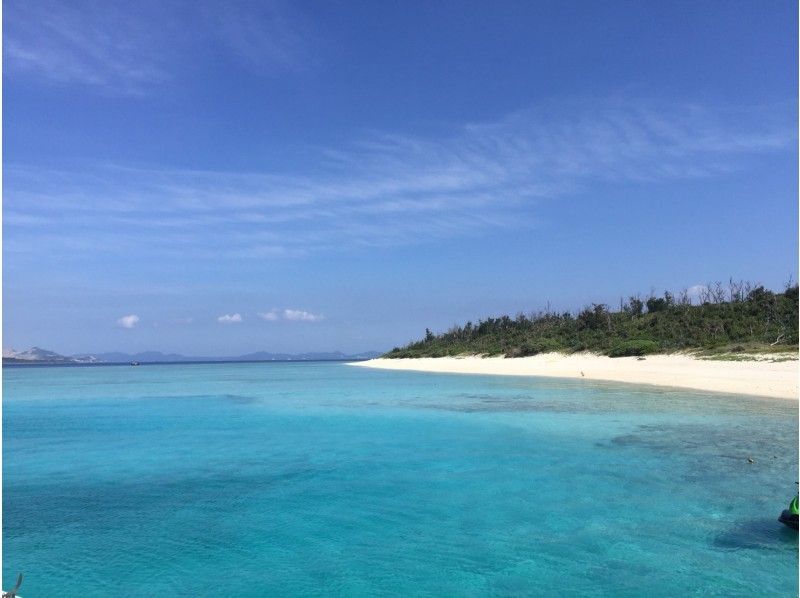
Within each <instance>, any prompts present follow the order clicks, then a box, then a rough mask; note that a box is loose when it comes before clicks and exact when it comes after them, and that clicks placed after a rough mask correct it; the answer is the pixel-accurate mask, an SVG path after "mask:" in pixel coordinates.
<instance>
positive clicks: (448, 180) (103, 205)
mask: <svg viewBox="0 0 800 598" xmlns="http://www.w3.org/2000/svg"><path fill="white" fill-rule="evenodd" d="M782 116H783V112H781V111H775V110H767V109H733V108H731V109H728V110H724V111H711V110H708V109H704V108H702V107H699V106H694V105H665V104H660V103H657V102H645V101H621V100H608V101H605V102H602V101H598V100H595V101H592V102H572V103H571V104H565V103H561V104H559V105H558V106H556V105H555V104H553V105H542V106H539V107H537V108H535V109H531V110H527V111H524V112H518V113H515V114H512V115H509V116H508V117H506V118H504V119H501V120H499V121H497V122H491V123H482V124H470V125H465V126H462V127H460V128H457V129H455V130H453V131H452V132H451V134H449V135H446V136H441V137H438V138H433V137H409V136H398V135H388V134H375V135H371V136H368V137H362V138H361V139H360V140H357V141H355V142H353V143H351V144H349V145H346V146H344V147H341V148H336V149H330V150H328V151H325V152H321V153H319V154H317V157H316V160H309V166H308V170H307V172H306V174H305V175H292V176H289V175H284V174H280V173H269V174H264V173H232V172H209V171H189V170H148V169H141V168H128V167H122V166H119V165H105V166H97V167H94V168H82V169H81V168H75V169H73V170H70V171H63V172H53V171H42V170H40V169H37V168H30V167H23V166H14V165H13V164H11V165H6V169H5V175H6V177H5V178H6V180H5V205H4V210H5V212H4V217H5V219H6V224H7V230H8V235H7V237H6V250H7V251H10V252H18V251H27V250H30V247H31V244H30V243H29V242H28V241H29V239H30V238H31V236H30V235H31V234H34V233H35V234H36V235H37V240H38V242H39V243H38V244H39V246H44V247H48V248H50V249H51V250H54V251H55V250H57V249H58V250H64V249H67V250H69V251H72V252H79V253H80V252H86V251H97V250H98V249H103V250H105V251H109V252H115V251H117V252H119V251H125V252H127V251H131V250H138V251H142V248H143V247H144V246H147V247H149V248H150V250H152V251H157V252H159V255H161V256H164V257H165V258H166V257H169V256H171V255H172V256H181V255H185V254H186V252H187V251H191V252H192V254H193V255H195V256H197V257H198V258H205V259H214V260H216V259H228V258H236V259H267V258H285V257H293V256H300V255H305V254H308V253H315V252H323V251H341V250H342V249H358V248H363V247H381V246H396V245H407V244H415V243H424V242H428V241H431V240H440V239H446V238H452V237H461V236H480V235H486V234H492V231H498V230H510V229H515V228H516V229H519V228H522V227H532V226H536V224H537V210H536V207H537V206H538V205H539V204H540V203H541V202H542V201H544V200H550V199H553V198H558V197H569V196H570V195H576V194H580V193H582V192H584V191H586V190H588V189H591V188H592V187H593V186H595V185H597V184H615V185H628V184H631V183H641V182H648V183H650V184H655V185H659V184H664V183H667V182H674V181H682V180H689V179H697V178H701V177H722V176H726V175H727V174H729V173H730V172H732V171H735V170H737V169H740V168H744V167H746V165H747V162H748V160H751V159H752V158H753V157H755V156H761V155H772V154H775V153H776V152H782V151H789V150H790V148H791V147H792V143H793V140H794V138H795V134H794V130H793V129H792V127H791V126H790V123H787V122H786V121H785V120H782ZM210 229H213V230H215V233H216V234H214V235H208V234H207V232H208V230H210ZM17 232H18V233H19V236H15V233H17Z"/></svg>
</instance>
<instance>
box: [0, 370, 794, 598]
mask: <svg viewBox="0 0 800 598" xmlns="http://www.w3.org/2000/svg"><path fill="white" fill-rule="evenodd" d="M3 390H4V393H3V577H4V586H5V587H6V588H7V587H8V586H9V585H11V584H10V582H13V579H14V578H15V577H16V574H17V572H19V571H22V572H24V573H25V575H26V578H25V581H24V584H23V586H22V590H21V593H22V595H23V596H24V597H25V598H36V597H41V596H46V597H49V596H59V597H65V596H81V597H86V596H103V597H108V596H134V595H147V596H150V595H159V596H237V597H238V596H315V595H329V596H532V595H541V596H796V595H797V593H798V582H797V579H798V565H797V560H798V538H797V534H796V532H792V531H790V530H789V529H787V528H785V527H784V526H782V525H781V524H779V523H778V522H777V521H776V518H777V516H778V514H779V513H780V511H781V510H782V509H783V508H785V507H786V504H787V503H788V501H789V499H790V498H791V496H792V495H793V494H794V492H795V491H796V486H795V481H796V479H797V470H798V454H797V442H798V406H797V403H796V402H794V401H783V400H767V399H759V398H746V397H731V396H724V395H715V394H704V393H693V392H687V391H677V390H666V389H654V388H646V387H634V386H625V385H615V384H602V383H590V382H585V381H582V380H577V381H574V380H536V379H530V378H513V377H488V376H460V375H438V374H422V373H406V372H386V371H377V370H367V369H362V368H354V367H350V366H347V365H345V364H341V363H248V364H189V365H153V366H148V365H145V366H141V367H130V366H114V367H32V368H25V367H6V368H4V370H3ZM748 458H752V460H753V463H749V462H748Z"/></svg>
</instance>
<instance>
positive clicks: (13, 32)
mask: <svg viewBox="0 0 800 598" xmlns="http://www.w3.org/2000/svg"><path fill="white" fill-rule="evenodd" d="M186 8H189V7H188V6H182V3H180V2H167V3H157V2H150V3H148V2H139V3H135V4H132V3H125V2H102V3H97V2H91V1H87V0H72V1H71V2H58V1H52V0H9V1H8V2H5V3H4V4H3V9H4V10H3V12H4V14H3V16H4V17H5V19H4V20H5V22H6V23H7V24H8V27H7V30H6V31H4V40H3V51H4V65H3V66H4V68H5V69H6V70H7V72H8V73H11V74H12V75H18V74H25V75H26V76H34V77H39V78H42V79H45V80H48V81H51V82H56V83H74V84H80V85H86V86H91V87H95V88H98V89H103V90H109V91H112V92H115V93H122V94H136V95H139V94H142V93H145V92H147V91H148V90H150V89H152V88H153V87H154V86H155V85H158V84H161V83H164V82H166V81H169V80H170V79H171V78H172V74H173V73H176V72H181V73H182V74H184V75H185V74H186V73H187V72H190V71H189V70H190V68H191V65H192V64H193V63H195V62H197V57H198V56H202V55H203V54H204V52H201V51H199V50H201V49H202V50H204V51H205V50H207V49H208V48H209V47H212V48H214V49H217V50H219V51H221V52H222V53H223V55H225V56H227V57H232V58H234V59H235V60H238V61H239V62H241V63H244V64H246V65H248V66H250V67H251V68H257V69H259V70H261V71H264V70H266V71H277V70H286V69H298V68H304V67H306V66H307V65H308V64H310V63H311V62H313V60H312V56H311V53H310V52H309V50H310V48H311V43H310V41H309V40H312V39H313V38H314V35H313V34H312V33H311V32H310V31H309V30H308V26H307V24H306V22H305V19H304V18H302V16H301V15H299V14H297V12H298V11H297V10H295V8H294V7H293V6H292V5H290V4H282V3H279V2H277V1H273V2H256V3H248V2H238V3H237V2H227V3H224V4H222V3H219V2H211V1H207V0H206V1H204V0H198V1H197V2H194V3H192V6H191V9H190V10H186ZM196 72H198V73H199V72H200V67H198V68H197V71H196Z"/></svg>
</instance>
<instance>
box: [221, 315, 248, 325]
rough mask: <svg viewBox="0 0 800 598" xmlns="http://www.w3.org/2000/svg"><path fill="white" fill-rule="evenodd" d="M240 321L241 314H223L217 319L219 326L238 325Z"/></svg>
mask: <svg viewBox="0 0 800 598" xmlns="http://www.w3.org/2000/svg"><path fill="white" fill-rule="evenodd" d="M241 321H242V316H241V314H238V313H237V314H225V315H224V316H220V317H218V318H217V322H219V323H220V324H238V323H240V322H241Z"/></svg>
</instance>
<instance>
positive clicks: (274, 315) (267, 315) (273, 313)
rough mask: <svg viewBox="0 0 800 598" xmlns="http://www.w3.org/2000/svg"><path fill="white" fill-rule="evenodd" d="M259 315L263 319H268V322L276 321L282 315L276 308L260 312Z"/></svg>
mask: <svg viewBox="0 0 800 598" xmlns="http://www.w3.org/2000/svg"><path fill="white" fill-rule="evenodd" d="M258 317H259V318H261V319H262V320H266V321H267V322H275V321H277V320H279V319H280V315H279V314H278V310H276V309H271V310H269V311H262V312H259V313H258Z"/></svg>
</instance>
